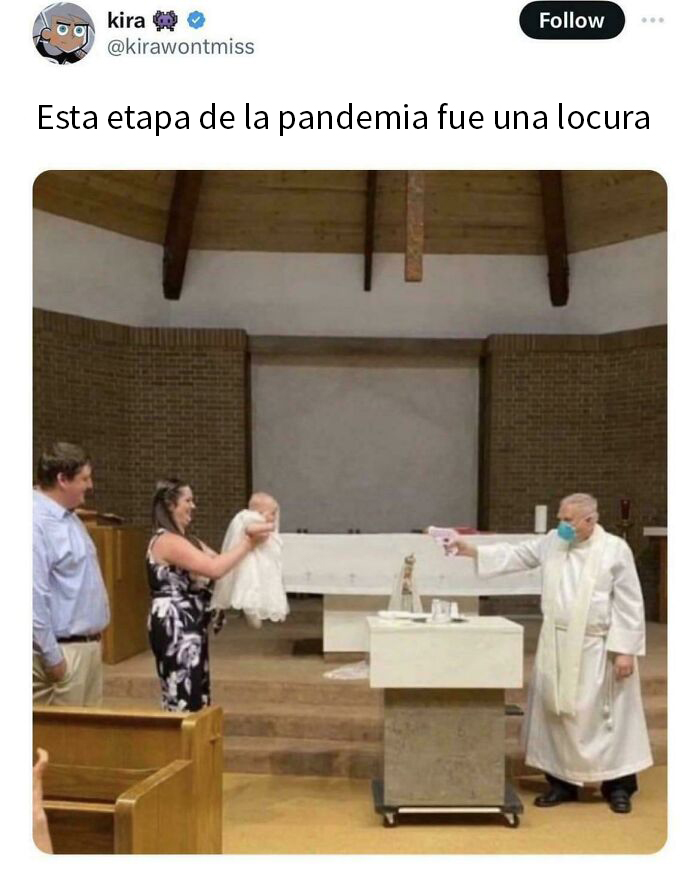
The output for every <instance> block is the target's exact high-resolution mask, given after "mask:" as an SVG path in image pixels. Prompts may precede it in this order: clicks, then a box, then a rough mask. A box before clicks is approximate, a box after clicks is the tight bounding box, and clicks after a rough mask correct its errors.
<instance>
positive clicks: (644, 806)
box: [224, 766, 666, 854]
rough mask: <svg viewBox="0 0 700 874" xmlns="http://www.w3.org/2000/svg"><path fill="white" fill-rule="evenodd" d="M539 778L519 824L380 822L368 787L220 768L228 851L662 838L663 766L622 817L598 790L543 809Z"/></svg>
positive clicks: (351, 850)
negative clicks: (537, 799) (386, 824)
mask: <svg viewBox="0 0 700 874" xmlns="http://www.w3.org/2000/svg"><path fill="white" fill-rule="evenodd" d="M543 786H544V783H540V782H539V781H523V782H522V783H521V784H520V785H519V787H518V792H519V794H520V797H521V800H522V801H523V804H524V806H525V812H524V813H523V815H522V817H521V824H520V827H519V828H517V829H512V828H507V827H506V826H505V824H504V820H502V819H500V818H499V817H493V818H491V817H487V818H484V817H471V818H466V817H460V818H458V817H450V818H449V819H446V818H428V817H422V818H420V819H419V818H418V817H415V816H414V817H411V818H409V817H408V816H407V817H406V819H405V822H402V823H401V824H400V825H399V826H398V828H384V827H383V826H382V818H381V817H380V816H378V815H377V814H375V812H374V809H373V804H372V798H371V789H370V783H369V781H366V780H350V779H345V778H331V777H286V776H278V775H261V774H260V775H259V774H224V852H225V853H348V854H358V853H431V854H432V853H654V852H656V851H657V850H660V849H661V848H662V847H663V845H664V842H665V840H666V768H665V767H661V766H660V767H655V768H651V769H650V770H648V771H645V772H643V773H642V774H641V775H640V792H639V794H638V795H636V796H635V797H634V802H633V803H634V809H633V811H632V813H631V814H629V815H619V814H614V813H612V811H611V810H610V809H609V808H608V806H607V805H606V804H605V803H604V802H603V800H602V799H601V798H600V796H599V795H597V794H593V793H592V792H591V793H588V792H587V793H586V795H585V797H584V800H583V801H582V802H580V803H577V804H563V805H561V806H560V807H557V808H553V809H549V810H540V809H539V808H537V807H535V806H534V805H533V803H532V802H533V799H534V797H535V795H536V794H537V793H538V792H539V791H541V790H542V788H543Z"/></svg>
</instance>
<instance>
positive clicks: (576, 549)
mask: <svg viewBox="0 0 700 874" xmlns="http://www.w3.org/2000/svg"><path fill="white" fill-rule="evenodd" d="M601 534H602V537H603V538H604V540H603V543H602V555H601V556H600V566H599V570H598V574H597V576H596V579H595V583H594V586H593V590H592V593H591V598H590V606H589V608H588V616H587V619H586V628H585V634H584V637H583V651H582V653H581V662H580V672H579V675H578V683H577V685H576V687H575V690H576V691H575V712H574V713H560V714H557V713H555V712H553V711H552V708H551V705H548V703H547V695H546V677H545V676H544V671H543V669H542V665H543V659H542V655H543V652H542V650H543V636H544V635H543V633H540V639H539V642H538V651H537V656H536V658H535V667H534V668H533V674H532V679H531V682H530V690H529V695H528V706H527V713H526V716H525V721H524V724H523V744H524V746H525V761H526V763H527V764H528V765H531V766H532V767H534V768H539V769H541V770H542V771H545V772H546V773H548V774H552V775H553V776H555V777H559V778H561V779H562V780H567V781H568V782H570V783H576V784H578V785H581V784H583V783H585V782H599V781H602V780H612V779H614V778H615V777H622V776H624V775H626V774H633V773H636V772H637V771H641V770H642V769H644V768H648V767H650V766H651V765H652V764H653V762H652V757H651V749H650V746H649V736H648V733H647V727H646V720H645V717H644V709H643V705H642V694H641V685H640V680H639V670H638V666H637V664H636V659H635V668H634V673H633V674H632V676H631V677H627V678H625V679H623V680H616V679H615V674H614V670H613V654H614V653H625V654H627V655H633V656H642V655H644V652H645V622H644V603H643V600H642V592H641V586H640V584H639V578H638V576H637V571H636V569H635V565H634V558H633V555H632V551H631V550H630V548H629V546H628V545H627V543H626V542H625V541H624V540H622V538H620V537H616V536H615V535H614V534H609V533H607V532H604V531H602V529H601ZM592 541H593V538H589V539H588V540H587V541H584V542H583V543H575V544H572V545H571V546H570V547H569V548H568V550H567V551H566V556H565V558H564V560H563V566H562V572H561V577H560V582H559V585H558V586H557V587H556V589H555V591H554V592H553V598H552V603H553V611H554V616H553V617H552V618H553V622H554V627H555V629H556V630H555V641H556V647H555V648H556V656H555V662H556V665H557V666H558V670H559V674H558V676H557V680H558V681H559V682H561V680H562V676H561V667H562V664H564V663H565V651H566V640H567V628H568V625H569V622H570V620H573V613H574V606H575V604H576V597H577V590H578V589H579V584H580V582H581V577H582V571H583V568H584V563H585V560H586V556H587V552H588V550H590V549H591V548H592ZM561 548H562V540H561V538H560V537H559V536H558V534H557V532H556V531H550V532H549V534H547V535H546V536H545V537H543V538H539V539H537V540H528V541H525V542H522V543H517V544H513V543H498V544H494V545H493V546H479V547H478V557H477V570H478V572H479V574H480V575H483V576H495V575H498V574H503V573H509V572H511V571H522V570H525V569H527V568H535V567H538V566H540V565H543V564H545V563H546V562H547V560H548V559H550V560H551V558H552V556H553V555H554V553H555V551H557V550H560V549H561ZM544 609H545V607H544V603H543V611H544ZM543 627H544V623H543Z"/></svg>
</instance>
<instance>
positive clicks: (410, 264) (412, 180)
mask: <svg viewBox="0 0 700 874" xmlns="http://www.w3.org/2000/svg"><path fill="white" fill-rule="evenodd" d="M424 248H425V173H424V172H423V171H422V170H407V171H406V257H405V262H404V278H405V280H406V282H422V281H423V250H424Z"/></svg>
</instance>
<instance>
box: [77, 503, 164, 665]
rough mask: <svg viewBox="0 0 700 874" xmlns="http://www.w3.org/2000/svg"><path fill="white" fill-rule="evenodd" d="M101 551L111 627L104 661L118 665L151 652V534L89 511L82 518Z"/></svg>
mask: <svg viewBox="0 0 700 874" xmlns="http://www.w3.org/2000/svg"><path fill="white" fill-rule="evenodd" d="M80 516H81V518H82V519H83V522H84V523H85V526H86V527H87V530H88V531H89V533H90V536H91V537H92V539H93V541H94V543H95V546H96V548H97V555H98V557H99V560H100V567H101V568H102V576H103V577H104V581H105V587H106V589H107V596H108V598H109V609H110V614H111V619H110V623H109V625H108V626H107V628H106V629H105V631H104V634H103V637H102V646H103V649H102V659H103V661H104V662H105V664H108V665H115V664H117V662H121V661H124V659H128V658H130V657H131V656H133V655H136V654H137V653H139V652H143V651H144V650H146V649H148V632H147V629H146V622H147V619H148V611H149V609H150V603H151V599H150V594H149V591H148V580H147V578H146V547H147V546H148V539H149V536H150V532H149V531H148V529H147V528H140V527H137V526H135V525H122V524H118V522H117V521H116V520H119V517H118V516H113V515H111V514H106V513H105V514H101V513H96V512H94V511H85V512H82V513H81V514H80Z"/></svg>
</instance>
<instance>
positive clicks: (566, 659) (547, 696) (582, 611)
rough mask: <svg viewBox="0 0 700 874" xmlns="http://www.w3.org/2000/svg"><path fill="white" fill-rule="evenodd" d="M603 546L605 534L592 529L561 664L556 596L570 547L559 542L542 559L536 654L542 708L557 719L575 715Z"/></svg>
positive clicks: (598, 526)
mask: <svg viewBox="0 0 700 874" xmlns="http://www.w3.org/2000/svg"><path fill="white" fill-rule="evenodd" d="M604 546H605V531H604V530H603V528H602V527H601V526H600V525H596V526H595V530H594V531H593V534H592V535H591V543H590V546H589V547H588V550H587V554H586V558H585V561H584V564H583V569H582V571H581V577H580V579H579V581H578V593H577V596H576V602H575V604H574V607H573V610H572V611H571V615H570V616H569V621H568V623H567V629H566V632H565V633H566V640H565V642H564V647H563V653H562V658H561V664H559V658H558V654H557V639H556V635H557V628H556V616H555V613H556V595H557V590H558V588H559V586H560V584H561V579H562V574H563V572H564V564H565V562H566V557H567V555H568V554H569V549H570V546H569V544H568V543H566V541H564V540H562V539H561V538H560V539H559V542H558V543H557V545H556V547H555V549H554V550H553V551H552V553H550V555H549V556H547V558H546V559H545V562H544V567H543V580H542V614H543V618H542V632H541V635H540V645H539V648H538V651H537V669H538V673H539V675H540V683H541V690H542V694H543V698H544V704H545V707H546V708H547V710H549V711H550V712H551V713H556V714H557V716H560V715H561V714H566V715H569V716H574V715H575V714H576V691H577V689H578V680H579V674H580V672H581V658H582V655H583V638H584V636H585V634H586V625H587V622H588V610H589V608H590V604H591V596H592V595H593V589H594V587H595V584H596V580H597V579H598V576H599V573H600V564H601V559H602V557H603V548H604Z"/></svg>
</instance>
